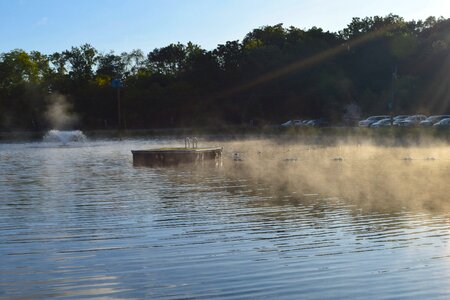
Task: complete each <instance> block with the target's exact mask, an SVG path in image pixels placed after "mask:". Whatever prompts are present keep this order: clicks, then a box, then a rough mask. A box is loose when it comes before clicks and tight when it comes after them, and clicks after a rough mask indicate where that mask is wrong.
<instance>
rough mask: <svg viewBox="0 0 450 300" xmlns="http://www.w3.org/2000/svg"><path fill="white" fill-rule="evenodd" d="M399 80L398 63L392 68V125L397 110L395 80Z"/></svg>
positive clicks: (390, 103)
mask: <svg viewBox="0 0 450 300" xmlns="http://www.w3.org/2000/svg"><path fill="white" fill-rule="evenodd" d="M396 80H397V65H396V66H394V68H393V69H392V89H391V101H389V106H390V107H389V108H390V111H391V125H393V123H394V112H395V81H396Z"/></svg>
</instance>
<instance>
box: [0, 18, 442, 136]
mask: <svg viewBox="0 0 450 300" xmlns="http://www.w3.org/2000/svg"><path fill="white" fill-rule="evenodd" d="M114 79H116V80H120V81H121V82H122V84H123V87H122V88H121V90H120V96H121V101H122V102H121V103H122V115H123V126H127V128H165V127H183V126H198V127H202V126H215V125H220V124H248V123H250V122H252V123H254V122H257V123H259V124H273V123H280V122H282V121H284V120H287V119H292V118H317V117H326V118H329V119H330V120H332V121H334V122H342V121H343V119H344V116H345V115H346V114H347V110H348V108H349V107H351V108H352V109H355V108H356V110H357V111H360V112H361V113H362V114H363V115H369V114H384V113H387V112H389V110H390V109H392V110H393V111H394V112H395V113H398V114H403V113H406V114H413V113H419V112H420V113H425V114H440V113H450V91H449V86H450V19H444V18H438V19H437V18H434V17H429V18H427V19H426V20H424V21H421V20H419V21H405V20H404V19H403V18H402V17H400V16H397V15H392V14H390V15H388V16H384V17H380V16H374V17H366V18H362V19H361V18H353V19H352V21H351V22H350V24H348V25H347V27H346V28H344V29H342V30H340V31H338V32H328V31H324V30H323V29H321V28H318V27H312V28H310V29H300V28H296V27H292V26H291V27H284V26H283V24H276V25H273V26H263V27H260V28H256V29H254V30H252V31H251V32H249V33H248V34H247V35H245V36H244V37H243V39H242V41H239V40H236V41H226V42H224V43H223V44H219V45H218V46H217V47H216V48H215V49H212V50H209V51H208V50H205V49H202V48H201V47H200V46H199V45H196V44H194V43H192V42H189V43H187V44H186V45H185V44H182V43H179V42H178V43H172V44H170V45H168V46H165V47H161V48H156V49H154V50H153V51H151V52H150V53H147V54H145V53H143V52H142V51H141V50H139V49H136V50H133V51H130V52H129V53H120V54H116V53H115V52H114V51H110V52H107V53H102V52H100V51H98V50H97V49H95V48H94V47H93V46H91V45H89V44H84V45H81V46H77V47H71V49H68V50H65V51H62V52H56V53H52V54H43V53H40V52H38V51H31V52H29V53H28V52H26V51H24V50H21V49H14V50H11V51H9V52H5V53H0V129H1V130H14V129H31V130H42V129H46V128H50V127H52V126H53V125H52V124H51V122H50V121H49V120H48V118H47V117H46V112H47V111H48V110H49V109H50V107H51V106H52V105H53V104H54V101H53V100H52V99H53V98H54V97H55V96H58V97H60V98H61V97H63V98H64V99H65V101H66V102H67V104H68V105H67V108H68V109H69V110H70V111H69V112H68V113H71V114H75V115H77V116H78V120H79V123H78V125H77V126H78V127H80V128H83V129H102V128H116V127H117V126H118V124H117V122H118V120H117V102H116V97H117V91H116V90H115V89H114V88H113V87H112V86H111V82H112V80H114Z"/></svg>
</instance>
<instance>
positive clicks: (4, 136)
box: [0, 127, 450, 146]
mask: <svg viewBox="0 0 450 300" xmlns="http://www.w3.org/2000/svg"><path fill="white" fill-rule="evenodd" d="M45 133H46V131H8V132H0V143H5V142H30V141H31V142H39V141H41V140H42V138H43V136H44V135H45ZM83 133H84V134H85V135H86V136H87V137H88V139H90V140H103V139H110V140H117V139H129V138H184V137H187V136H190V137H192V136H197V137H201V138H203V139H207V140H221V139H226V140H230V139H231V140H232V139H236V140H241V139H258V138H270V139H276V140H280V141H287V142H296V141H298V142H307V143H313V144H316V143H317V144H336V143H341V142H351V143H366V142H372V143H375V144H380V145H400V146H402V145H406V146H407V145H419V144H421V143H425V144H427V143H429V142H431V141H433V142H441V143H450V130H449V129H435V128H420V127H416V128H380V129H371V128H359V127H323V128H288V129H284V128H274V127H272V128H271V127H262V128H258V127H226V128H165V129H132V130H121V131H118V130H85V131H83Z"/></svg>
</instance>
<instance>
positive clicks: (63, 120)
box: [45, 94, 78, 130]
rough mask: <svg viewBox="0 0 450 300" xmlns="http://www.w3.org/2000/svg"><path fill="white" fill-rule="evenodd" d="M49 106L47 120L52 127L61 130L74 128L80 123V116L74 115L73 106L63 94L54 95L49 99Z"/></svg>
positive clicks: (46, 113)
mask: <svg viewBox="0 0 450 300" xmlns="http://www.w3.org/2000/svg"><path fill="white" fill-rule="evenodd" d="M48 102H49V106H48V109H47V111H46V112H45V118H46V120H47V121H48V122H49V123H50V125H51V127H52V128H54V129H59V130H67V129H71V128H73V126H75V125H76V124H77V123H78V116H77V115H76V114H75V113H73V111H72V105H71V104H70V103H69V102H68V101H67V99H66V97H65V96H63V95H61V94H52V95H51V96H50V97H49V98H48Z"/></svg>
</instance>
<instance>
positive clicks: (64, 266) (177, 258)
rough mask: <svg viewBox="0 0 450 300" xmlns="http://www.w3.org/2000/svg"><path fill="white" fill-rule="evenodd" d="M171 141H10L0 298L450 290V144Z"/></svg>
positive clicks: (1, 190)
mask: <svg viewBox="0 0 450 300" xmlns="http://www.w3.org/2000/svg"><path fill="white" fill-rule="evenodd" d="M176 142H180V141H171V140H125V141H116V142H114V141H90V142H87V143H84V144H80V143H72V144H69V145H68V146H61V145H59V144H57V143H16V144H5V143H3V144H0V194H1V198H0V259H1V263H0V299H49V298H54V299H64V298H65V299H73V298H99V299H100V298H108V299H123V298H126V299H142V298H148V299H150V298H152V299H153V298H158V299H211V298H226V299H242V298H253V299H260V298H266V299H283V298H285V299H298V298H303V299H346V298H354V299H370V298H372V299H392V298H395V299H399V298H405V299H406V298H407V299H417V298H422V299H430V298H433V299H438V298H441V299H448V298H449V297H450V284H449V283H450V249H449V244H448V242H449V228H450V219H449V210H448V201H450V199H449V197H448V195H449V192H450V191H449V186H448V178H449V175H450V160H449V159H450V156H449V151H448V150H449V149H450V148H449V147H448V146H445V145H436V146H433V147H431V146H428V147H427V146H424V147H414V148H405V147H397V148H395V147H376V146H373V145H360V144H351V143H349V144H345V145H335V146H329V147H325V146H320V145H304V144H296V143H280V142H277V141H261V140H259V141H252V142H223V141H222V142H210V143H206V142H205V144H211V145H219V146H220V145H221V146H224V149H225V152H224V159H223V164H222V165H221V166H220V165H215V164H205V165H200V166H185V167H179V168H156V169H154V168H145V167H133V165H132V156H131V152H130V150H131V149H145V148H147V147H155V146H156V145H169V144H175V143H176ZM180 143H182V140H181V142H180Z"/></svg>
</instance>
